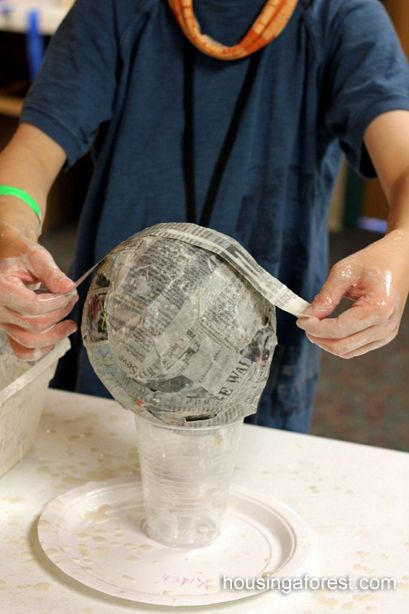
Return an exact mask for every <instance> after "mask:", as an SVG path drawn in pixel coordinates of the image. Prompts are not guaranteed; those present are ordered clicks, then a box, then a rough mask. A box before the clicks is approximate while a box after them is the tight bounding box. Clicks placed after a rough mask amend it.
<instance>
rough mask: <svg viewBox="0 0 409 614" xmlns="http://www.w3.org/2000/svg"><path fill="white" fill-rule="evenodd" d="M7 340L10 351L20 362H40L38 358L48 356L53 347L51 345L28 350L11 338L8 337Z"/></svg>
mask: <svg viewBox="0 0 409 614" xmlns="http://www.w3.org/2000/svg"><path fill="white" fill-rule="evenodd" d="M8 340H9V344H10V347H11V349H12V350H13V352H14V353H15V355H16V356H17V358H19V359H20V360H30V361H35V360H40V358H42V357H43V356H45V355H46V354H48V352H49V351H50V350H52V349H53V347H54V346H53V345H46V346H45V347H43V348H40V349H37V350H30V349H29V348H26V347H24V346H23V345H20V344H19V343H17V341H15V340H14V339H12V338H11V337H9V338H8Z"/></svg>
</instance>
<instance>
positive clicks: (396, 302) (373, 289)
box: [297, 230, 409, 358]
mask: <svg viewBox="0 0 409 614" xmlns="http://www.w3.org/2000/svg"><path fill="white" fill-rule="evenodd" d="M408 291H409V236H408V234H407V233H405V232H403V231H401V230H393V231H392V232H390V233H389V234H387V235H386V236H385V237H383V238H382V239H380V240H378V241H376V242H374V243H372V244H371V245H369V246H368V247H365V248H364V249H362V250H360V251H359V252H356V253H355V254H352V255H351V256H348V257H347V258H344V259H343V260H341V261H339V262H337V263H336V264H335V265H334V266H333V267H332V269H331V271H330V274H329V276H328V278H327V280H326V282H325V283H324V285H323V286H322V288H321V290H320V292H319V293H318V294H317V295H316V296H315V298H314V300H313V302H312V303H311V305H310V306H309V307H308V308H307V309H306V310H305V311H304V312H303V313H302V314H301V315H300V317H299V318H298V320H297V326H299V327H300V328H302V329H303V330H305V333H306V335H307V337H308V339H309V340H310V341H311V342H313V343H315V344H316V345H318V346H319V347H321V348H323V349H324V350H326V351H327V352H330V353H331V354H335V355H336V356H341V357H342V358H353V357H354V356H360V355H361V354H365V353H366V352H369V351H371V350H374V349H376V348H379V347H381V346H383V345H386V344H387V343H389V342H390V341H391V340H392V339H394V337H395V336H396V335H397V332H398V329H399V324H400V320H401V317H402V312H403V309H404V306H405V303H406V299H407V296H408ZM343 298H348V299H352V300H353V301H354V302H353V304H352V305H351V307H350V308H348V309H346V310H345V311H344V312H342V313H341V314H340V315H339V316H338V317H334V318H330V317H328V316H330V315H331V313H332V312H333V311H334V310H335V308H336V306H337V305H338V304H339V303H340V302H341V299H343ZM305 316H308V317H305Z"/></svg>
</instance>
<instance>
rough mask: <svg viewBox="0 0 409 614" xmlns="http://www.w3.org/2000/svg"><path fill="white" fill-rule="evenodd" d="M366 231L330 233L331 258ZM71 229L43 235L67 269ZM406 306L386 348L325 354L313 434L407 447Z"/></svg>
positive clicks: (369, 237)
mask: <svg viewBox="0 0 409 614" xmlns="http://www.w3.org/2000/svg"><path fill="white" fill-rule="evenodd" d="M377 238H378V235H376V234H374V233H370V232H368V231H361V230H352V231H344V232H341V233H339V234H334V235H332V236H331V262H335V261H337V260H340V259H341V258H343V257H345V256H346V255H348V254H351V253H353V252H355V251H357V250H359V249H361V248H362V247H364V246H365V245H366V244H368V243H370V242H371V241H374V240H376V239H377ZM74 240H75V227H69V228H67V229H66V230H64V231H61V230H59V231H54V232H51V233H49V234H48V235H46V236H44V238H43V243H44V244H45V245H46V247H47V248H48V249H50V251H51V252H52V253H53V254H54V256H55V258H56V260H57V262H58V264H59V265H60V266H61V267H62V268H63V269H64V270H67V268H68V266H69V263H70V260H71V255H72V251H73V245H74ZM408 374H409V309H407V310H406V313H405V316H404V318H403V321H402V325H401V330H400V333H399V335H398V337H397V338H396V339H395V340H394V341H393V342H392V343H390V344H389V345H388V346H386V347H384V348H381V349H379V350H376V351H374V352H370V353H369V354H366V355H364V356H361V357H358V358H354V359H352V360H343V359H341V358H337V357H335V356H332V355H330V354H327V353H323V355H322V370H321V377H320V381H319V388H318V395H317V399H316V404H315V412H314V421H313V428H312V433H313V434H315V435H320V436H323V437H332V438H334V439H345V440H348V441H355V442H360V443H365V444H370V445H375V446H382V447H387V448H395V449H399V450H406V451H408V450H409V394H408V379H409V378H408Z"/></svg>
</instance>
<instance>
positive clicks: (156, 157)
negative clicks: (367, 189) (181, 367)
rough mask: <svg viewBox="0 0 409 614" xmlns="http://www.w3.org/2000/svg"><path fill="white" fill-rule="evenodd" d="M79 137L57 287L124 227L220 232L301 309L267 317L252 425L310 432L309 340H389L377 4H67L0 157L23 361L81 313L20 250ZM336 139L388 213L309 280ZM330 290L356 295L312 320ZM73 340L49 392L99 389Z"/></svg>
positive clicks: (37, 254)
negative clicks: (75, 187) (68, 254)
mask: <svg viewBox="0 0 409 614" xmlns="http://www.w3.org/2000/svg"><path fill="white" fill-rule="evenodd" d="M198 24H199V26H200V28H201V31H200V29H199V26H198ZM201 32H203V33H205V34H206V36H204V35H202V34H201ZM238 41H239V42H238ZM90 148H92V149H93V154H94V160H95V172H94V175H93V178H92V181H91V185H90V188H89V193H88V197H87V200H86V203H85V205H84V209H83V212H82V216H81V222H80V229H79V239H78V246H77V253H76V259H75V263H74V266H73V270H72V278H73V279H76V278H77V277H79V276H80V275H81V274H82V273H83V272H84V271H85V270H87V269H88V268H89V267H90V266H91V265H92V264H93V263H94V262H96V261H98V260H99V259H100V258H101V257H102V256H103V255H104V254H105V253H106V252H107V251H109V250H110V249H111V248H112V247H113V246H114V245H116V244H117V243H119V242H120V241H122V240H124V239H125V238H127V237H128V236H129V235H131V234H133V233H135V232H137V231H138V230H140V229H142V228H144V227H147V226H150V225H152V224H155V223H158V222H166V221H185V220H188V221H192V222H196V223H199V224H202V225H209V226H210V227H213V228H215V229H217V230H219V231H222V232H224V233H226V234H229V235H231V236H233V237H234V238H235V239H237V240H238V241H240V243H242V244H243V245H244V246H245V247H246V248H247V249H248V250H249V251H250V252H251V253H252V255H253V256H254V257H255V258H256V260H257V261H258V262H259V263H260V264H261V265H262V266H263V267H265V268H266V269H267V270H268V271H269V272H270V273H272V274H273V275H274V276H276V277H278V278H279V279H280V280H281V281H282V282H284V283H285V284H286V285H287V286H289V287H290V288H291V289H292V290H294V291H295V292H296V293H297V294H299V295H301V296H302V297H303V298H305V299H306V300H308V301H313V303H312V306H311V307H310V308H309V309H308V311H309V314H310V316H311V315H312V316H313V317H309V318H303V317H301V318H299V320H298V321H297V322H295V320H294V318H293V317H291V316H289V315H287V314H285V313H279V314H278V339H279V346H278V347H277V350H276V354H275V357H274V361H273V366H272V371H271V375H270V380H269V384H268V385H267V388H266V390H265V392H264V394H263V397H262V400H261V402H260V406H259V410H258V413H257V416H256V418H255V420H256V422H257V423H258V424H263V425H269V426H275V427H278V428H285V429H289V430H298V431H304V432H306V431H308V429H309V425H310V419H311V412H312V404H313V398H314V392H315V386H316V380H317V376H318V370H319V364H318V363H319V349H318V346H320V347H322V348H324V349H325V350H327V351H329V352H331V353H333V354H336V355H339V356H343V357H344V358H350V357H353V356H358V355H360V354H363V353H365V352H367V351H369V350H372V349H374V348H377V347H380V346H381V345H384V344H385V343H387V342H388V341H390V340H391V339H392V338H393V337H394V336H395V335H396V333H397V330H398V327H399V321H400V318H401V315H402V311H403V308H404V305H405V302H406V298H407V295H408V289H409V287H408V284H409V240H408V236H409V69H408V63H407V60H406V59H405V57H404V55H403V53H402V50H401V48H400V46H399V43H398V41H397V38H396V35H395V33H394V31H393V28H392V26H391V24H390V22H389V19H388V17H387V16H386V13H385V10H384V9H383V7H382V5H381V4H380V2H379V1H378V0H343V1H340V0H299V1H298V2H297V1H296V0H281V1H280V0H269V2H267V3H266V4H265V0H197V1H195V2H194V8H193V6H192V1H191V0H190V2H189V0H183V2H182V0H169V2H167V1H165V0H135V1H134V2H129V0H78V1H77V2H76V4H75V5H74V7H73V9H72V10H71V12H70V13H69V15H68V16H67V18H66V19H65V21H64V22H63V24H62V25H61V27H60V29H59V31H58V32H57V33H56V35H55V37H54V38H53V39H52V41H51V44H50V46H49V49H48V53H47V56H46V59H45V62H44V65H43V68H42V70H41V72H40V74H39V76H38V78H37V80H36V82H35V83H34V85H33V87H32V88H31V90H30V92H29V94H28V97H27V99H26V102H25V106H24V110H23V113H22V117H21V124H20V127H19V128H18V130H17V133H16V135H15V137H14V138H13V139H12V141H11V143H10V144H9V146H8V147H7V148H6V149H5V150H4V151H3V153H2V154H1V157H0V184H2V186H4V185H5V186H11V187H12V188H13V189H15V188H18V189H19V190H20V191H17V192H16V191H15V190H14V192H13V190H11V193H10V189H9V188H7V187H2V188H0V194H2V195H1V196H0V220H1V237H0V297H1V298H0V321H1V325H2V327H3V328H4V329H5V330H6V332H7V334H8V335H9V339H10V344H11V346H12V347H13V349H14V351H15V352H16V354H18V355H19V356H21V357H23V358H26V359H29V358H33V357H38V356H40V355H41V354H42V353H44V352H46V351H48V350H49V349H50V347H52V346H53V344H54V343H56V341H58V340H59V339H60V338H62V337H64V336H65V335H68V334H71V333H72V332H73V331H74V329H75V328H76V326H77V324H78V321H79V317H80V313H81V305H82V302H83V299H84V295H85V294H86V290H87V288H86V285H85V284H84V286H81V288H80V289H79V293H80V300H79V303H78V305H77V306H76V308H75V311H74V315H73V318H74V320H75V322H76V323H77V324H75V323H74V321H72V320H62V319H63V318H64V317H65V316H66V315H67V314H68V313H69V312H70V311H71V308H72V306H73V304H74V302H75V301H76V300H77V296H76V292H75V289H74V285H73V282H72V281H70V280H69V279H68V278H67V277H65V276H64V275H63V274H62V273H61V272H60V271H59V270H58V269H57V268H56V267H55V265H54V263H53V261H52V259H51V256H50V255H49V254H48V253H47V252H46V251H45V250H44V249H43V248H40V247H39V246H38V245H37V242H36V241H37V237H38V235H39V232H40V224H39V222H38V217H37V214H36V212H35V210H36V208H37V206H38V207H39V208H40V210H41V218H42V217H43V216H44V212H45V203H46V199H47V194H48V191H49V189H50V187H51V185H52V183H53V181H54V179H55V177H56V175H57V174H58V172H59V171H60V169H61V168H62V167H63V166H64V165H65V166H70V165H72V164H73V163H74V162H75V161H76V160H78V159H79V158H80V157H81V156H83V155H84V154H85V153H86V152H87V151H88V150H89V149H90ZM341 149H342V150H343V152H344V153H345V155H346V156H347V158H348V160H349V162H350V163H351V164H352V165H353V166H354V167H355V169H356V170H357V171H358V172H360V173H362V174H363V175H365V176H368V177H373V176H375V174H376V173H377V174H378V175H379V177H380V179H381V181H382V184H383V187H384V190H385V193H386V195H387V197H388V200H389V202H390V206H391V210H390V217H389V225H388V233H387V235H386V236H385V237H384V238H382V239H380V240H379V241H377V242H375V243H373V244H372V245H370V246H369V247H367V248H365V249H364V250H361V251H360V252H358V253H356V254H353V255H352V256H350V257H349V258H346V259H345V260H343V261H341V262H340V263H338V264H337V265H336V266H335V267H334V268H333V269H332V270H331V272H330V274H329V276H328V278H327V280H326V281H325V278H326V262H327V205H328V202H329V199H330V194H331V190H332V188H333V185H334V180H335V178H336V175H337V171H338V168H339V162H340V155H341ZM21 190H23V192H21ZM18 199H20V202H18ZM22 201H25V202H22ZM27 204H28V205H29V206H27ZM33 209H34V211H33ZM37 213H38V211H37ZM38 281H39V282H42V283H43V284H45V285H46V286H47V287H48V289H49V293H48V294H45V295H38V294H35V292H34V291H33V284H35V283H36V282H38ZM343 296H348V297H350V298H352V299H354V300H355V302H354V303H353V305H352V306H351V308H349V309H347V310H346V311H345V312H344V313H343V314H342V315H341V316H339V317H337V318H329V317H328V316H330V314H331V313H332V312H333V310H334V308H335V307H336V305H337V304H338V303H339V302H340V300H341V298H342V297H343ZM314 297H315V298H314ZM61 320H62V321H61ZM296 323H297V325H298V326H296ZM311 342H312V343H311ZM73 346H74V347H73V350H72V352H71V353H70V357H69V360H68V361H67V360H66V361H65V362H64V363H63V364H62V365H61V366H60V373H59V377H58V380H57V381H58V383H59V385H60V386H64V387H67V388H70V389H76V390H78V391H80V392H85V393H91V394H102V395H103V394H107V393H106V391H105V389H104V388H103V386H102V384H101V383H100V382H99V380H98V379H97V377H96V376H95V374H94V373H93V371H92V369H91V367H90V365H89V363H88V360H87V357H86V354H85V352H84V350H83V349H82V348H81V346H80V343H79V338H78V333H77V335H76V337H75V338H74V343H73Z"/></svg>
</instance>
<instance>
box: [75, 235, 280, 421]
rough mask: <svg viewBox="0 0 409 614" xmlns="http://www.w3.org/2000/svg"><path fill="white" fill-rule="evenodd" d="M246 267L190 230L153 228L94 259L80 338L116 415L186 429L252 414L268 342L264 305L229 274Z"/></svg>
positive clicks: (270, 327) (216, 241)
mask: <svg viewBox="0 0 409 614" xmlns="http://www.w3.org/2000/svg"><path fill="white" fill-rule="evenodd" d="M203 246H206V247H203ZM226 248H228V250H229V254H230V255H228V256H227V258H226V254H227V251H226ZM215 252H219V253H215ZM223 253H224V255H225V257H224V256H223ZM228 260H230V261H231V262H228ZM236 261H237V262H238V263H240V261H241V264H236V265H232V262H236ZM246 263H247V264H246ZM253 263H254V265H256V266H258V265H257V264H256V263H255V261H253V259H252V258H251V256H250V255H249V254H248V253H247V252H246V251H245V250H244V249H243V248H242V247H241V246H240V245H239V244H238V243H237V242H236V241H234V240H233V239H231V238H230V237H227V236H226V235H222V234H221V233H217V232H216V231H213V230H209V229H204V228H201V227H200V226H196V225H194V224H158V225H157V226H153V227H151V228H148V229H146V230H144V231H142V232H140V233H137V234H135V235H134V236H132V237H130V238H129V239H128V240H127V241H125V242H123V243H121V244H120V245H119V246H117V247H116V248H115V249H113V250H112V251H111V252H110V253H109V254H108V255H107V256H106V257H105V258H104V260H103V261H102V263H101V264H100V265H99V266H98V268H97V270H96V273H95V274H94V277H93V281H92V283H91V286H90V289H89V292H88V296H87V300H86V303H85V306H84V313H83V320H82V335H83V340H84V344H85V346H86V348H87V352H88V356H89V359H90V361H91V364H92V366H93V368H94V370H95V372H96V373H97V375H98V376H99V378H100V379H101V381H102V382H103V383H104V385H105V386H106V388H107V389H108V390H109V391H110V393H111V394H112V396H113V397H114V398H115V399H116V400H117V401H119V403H120V404H121V405H122V406H123V407H125V408H127V409H131V410H133V411H134V412H139V413H142V414H145V415H146V416H147V417H150V418H151V419H153V420H159V421H162V422H165V423H168V424H172V425H179V426H189V427H195V428H199V427H203V426H208V425H214V424H226V423H229V422H232V421H233V420H236V419H238V418H240V417H244V416H246V415H249V414H252V413H255V411H256V408H257V404H258V401H259V397H260V395H261V393H262V391H263V389H264V386H265V384H266V382H267V378H268V373H269V369H270V364H271V360H272V357H273V352H274V347H275V345H276V342H277V341H276V334H275V330H276V320H275V310H274V307H273V306H272V304H271V303H270V302H269V301H268V300H267V299H266V298H265V297H264V296H262V295H261V294H260V292H259V291H258V290H256V289H255V288H254V287H253V286H252V284H251V283H250V282H249V281H248V280H247V279H246V278H245V277H244V276H243V275H242V274H241V273H240V272H239V270H238V269H240V267H243V266H244V267H246V266H247V267H248V266H249V265H250V264H253ZM272 279H273V278H272Z"/></svg>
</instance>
